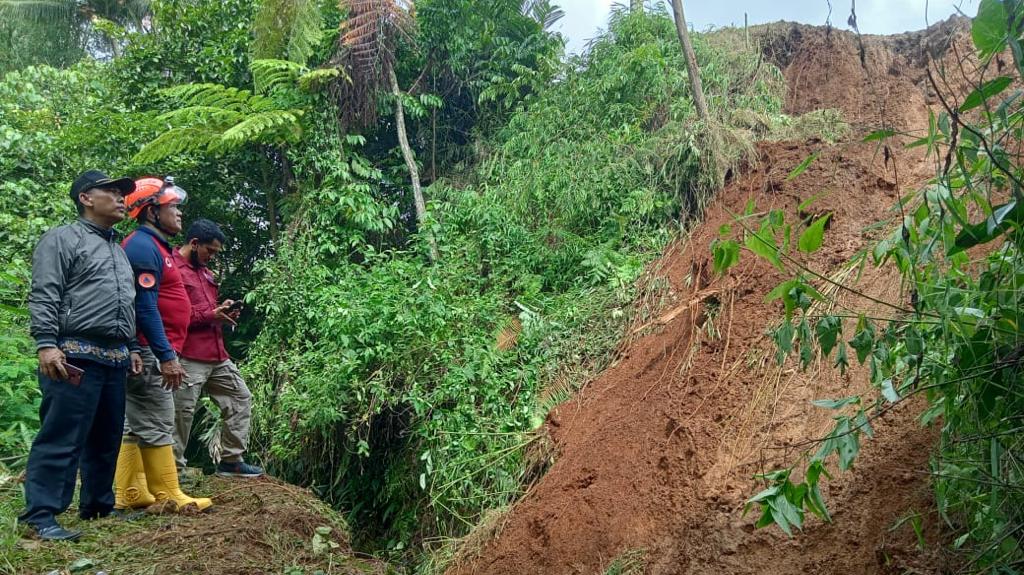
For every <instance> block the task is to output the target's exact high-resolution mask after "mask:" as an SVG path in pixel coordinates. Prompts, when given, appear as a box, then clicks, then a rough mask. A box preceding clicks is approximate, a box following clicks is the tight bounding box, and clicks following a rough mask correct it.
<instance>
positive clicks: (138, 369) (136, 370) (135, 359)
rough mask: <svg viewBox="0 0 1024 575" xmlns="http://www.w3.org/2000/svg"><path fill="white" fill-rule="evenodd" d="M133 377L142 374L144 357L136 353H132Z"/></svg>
mask: <svg viewBox="0 0 1024 575" xmlns="http://www.w3.org/2000/svg"><path fill="white" fill-rule="evenodd" d="M131 373H132V375H139V374H140V373H142V356H141V355H139V354H138V353H136V352H134V351H133V352H132V367H131Z"/></svg>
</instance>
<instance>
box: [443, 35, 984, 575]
mask: <svg viewBox="0 0 1024 575" xmlns="http://www.w3.org/2000/svg"><path fill="white" fill-rule="evenodd" d="M776 26H777V27H776V29H775V30H774V32H773V33H772V36H771V37H770V38H769V40H770V41H768V42H766V43H765V53H766V56H767V57H769V58H771V59H773V60H774V61H777V62H778V63H779V64H780V65H782V67H783V71H784V74H785V77H786V79H787V82H788V85H789V93H788V97H787V105H786V107H787V111H789V112H791V113H801V112H807V111H810V110H814V109H818V108H839V109H841V110H842V111H843V114H844V116H845V118H846V120H847V121H848V122H850V123H851V124H852V125H853V126H854V133H855V136H853V138H852V139H851V140H850V141H848V142H846V143H841V144H838V145H833V146H829V145H826V144H824V143H822V142H820V141H808V142H779V143H766V144H762V145H760V146H759V150H758V151H759V159H758V161H757V162H756V163H755V165H751V166H748V167H747V169H746V170H744V171H743V173H742V174H741V175H740V176H739V177H737V178H736V179H735V180H733V181H732V182H730V183H729V184H728V185H727V187H726V188H725V189H724V190H723V191H722V192H720V195H719V197H718V199H717V201H716V202H715V203H714V204H713V205H712V206H711V207H710V208H709V210H708V213H707V214H706V216H705V219H704V221H703V222H702V223H701V224H700V225H699V226H697V227H696V229H695V230H694V231H693V233H692V234H691V236H690V237H689V238H686V239H685V240H683V241H680V242H678V243H677V244H675V245H672V246H670V248H669V249H668V250H666V253H665V254H664V255H663V257H662V258H661V260H660V261H659V262H658V263H657V265H656V266H654V268H653V269H652V270H650V273H651V274H652V275H654V276H660V277H663V278H665V279H666V280H667V281H668V283H669V284H670V286H671V295H670V301H669V303H668V304H667V305H666V306H665V312H664V315H663V317H665V318H671V319H670V320H668V321H666V322H665V323H664V325H656V326H653V327H650V328H647V329H645V330H643V331H641V332H640V333H639V334H638V335H637V336H636V337H635V338H633V339H632V340H631V341H627V342H626V343H625V344H624V347H623V351H622V356H621V358H620V359H619V361H618V362H617V363H616V364H614V365H613V366H612V367H611V368H609V369H608V370H607V371H606V372H605V373H603V374H602V375H601V376H600V377H598V378H597V379H596V380H595V381H592V382H590V383H589V384H588V385H587V386H585V387H584V388H583V390H582V391H580V393H579V394H578V395H577V396H576V397H575V398H573V399H571V400H569V401H567V402H566V403H564V404H562V405H560V406H559V407H557V408H556V409H554V410H553V411H552V412H551V413H550V415H549V417H548V421H547V430H548V432H549V434H550V435H551V438H552V439H553V441H554V444H555V446H556V450H557V459H556V462H555V463H554V465H553V466H552V467H551V469H550V470H549V471H548V473H547V474H546V475H545V476H544V477H543V478H542V479H541V480H540V481H539V482H538V483H537V484H536V485H535V486H534V487H533V488H532V489H531V490H530V491H529V492H528V494H527V495H526V497H524V498H523V499H522V500H521V501H520V502H519V503H518V504H517V505H516V506H515V507H514V508H513V509H512V511H511V512H510V513H509V514H508V515H507V517H505V519H504V522H503V524H502V527H501V529H500V531H499V534H498V536H497V537H496V538H495V539H493V540H492V541H490V542H489V543H488V544H486V545H484V546H483V547H482V549H481V551H480V553H479V556H477V557H471V558H467V559H465V560H463V561H462V562H461V563H460V564H459V565H458V566H457V567H456V568H455V569H453V572H454V573H459V574H470V573H474V574H476V573H479V574H485V573H493V574H503V575H506V574H538V573H545V574H562V573H586V574H592V573H602V572H603V571H604V570H605V569H606V568H608V566H609V564H610V563H611V562H612V561H613V560H614V559H615V558H616V557H620V556H622V555H623V554H634V555H642V558H643V559H642V561H641V563H642V564H643V566H644V567H643V571H644V572H646V573H655V574H676V573H679V574H684V573H685V574H705V573H706V574H709V575H710V574H746V573H751V574H753V573H758V574H768V575H775V574H780V575H781V574H797V573H844V574H859V573H941V572H944V571H945V570H946V569H947V562H948V559H947V558H945V557H943V556H942V554H941V552H939V551H938V550H937V549H939V548H940V545H941V543H942V542H943V540H944V539H945V538H946V537H947V536H946V535H945V534H943V533H941V532H940V531H939V530H938V525H939V523H940V522H939V521H938V520H937V518H936V517H935V511H934V504H933V501H932V497H931V490H930V485H929V483H928V481H927V475H928V459H929V454H930V452H931V450H932V448H933V446H934V445H935V442H936V439H937V434H936V432H935V431H934V430H931V429H922V428H921V427H920V425H918V423H917V422H916V420H915V415H916V413H917V412H918V411H919V408H920V407H921V406H920V404H914V402H912V401H908V402H906V403H905V404H903V405H901V406H900V407H898V408H897V409H895V410H893V411H892V412H890V413H889V414H888V415H886V416H885V417H884V418H883V419H881V420H878V421H877V422H876V424H875V431H876V438H875V439H874V440H868V441H866V442H865V444H864V445H863V447H862V450H861V455H860V457H859V458H858V459H857V462H856V465H855V468H854V469H853V470H851V471H849V472H847V473H844V474H836V476H835V478H834V479H833V480H831V481H827V487H826V488H825V498H826V502H827V504H828V505H829V507H830V509H831V510H832V514H833V518H834V522H833V523H831V524H824V523H822V522H820V521H817V520H814V521H810V522H809V523H808V525H807V526H806V529H805V531H804V532H803V533H801V534H798V535H797V536H796V537H794V538H792V539H790V538H788V537H786V536H785V535H783V534H782V533H781V532H780V531H779V530H777V529H765V530H758V531H755V530H754V529H753V523H754V521H755V520H756V512H755V513H753V514H751V515H748V516H746V517H743V515H742V511H743V503H744V501H745V500H746V499H747V498H749V497H750V496H751V495H753V494H754V493H756V492H757V491H759V490H760V489H762V488H763V485H762V484H759V483H758V482H756V481H755V480H754V479H752V477H753V476H754V475H755V474H756V473H758V472H760V471H767V470H771V469H772V468H773V467H774V466H776V465H781V464H784V463H787V462H792V461H793V460H794V459H795V456H796V455H797V454H798V453H799V451H800V446H799V445H798V443H799V442H801V441H802V440H805V439H807V438H813V437H819V436H821V435H823V434H824V433H827V431H828V430H829V429H830V428H831V423H832V421H831V419H830V417H831V413H830V412H828V411H827V410H824V409H821V408H816V407H814V406H812V405H811V404H810V400H812V399H817V398H831V397H843V396H848V395H852V394H854V393H858V392H861V391H864V390H866V389H868V388H869V383H868V376H867V373H865V370H864V369H863V368H860V367H854V368H853V369H851V370H850V371H848V372H847V374H846V375H845V376H841V375H840V374H839V373H838V372H837V371H835V370H832V369H831V367H830V363H831V362H828V361H827V360H821V359H820V358H819V359H818V360H817V361H816V362H815V363H813V364H812V366H811V367H810V368H809V369H808V370H807V371H806V372H802V371H800V370H799V369H797V368H796V366H795V365H793V364H792V363H791V362H787V363H785V364H783V365H782V366H779V365H778V364H777V362H776V361H775V358H774V354H775V348H774V344H773V343H772V342H771V341H770V339H769V338H768V337H767V336H766V333H765V332H766V329H767V328H768V327H770V326H773V325H774V324H775V323H776V322H778V320H779V318H780V317H781V315H782V310H781V305H780V304H779V303H778V302H774V303H766V302H765V294H767V293H768V292H769V291H770V290H771V289H772V288H774V287H775V286H776V285H777V284H778V283H779V282H780V281H782V280H783V279H787V277H788V276H786V275H784V274H783V273H781V272H779V271H778V270H776V269H775V268H773V267H772V266H771V265H769V264H767V263H765V262H763V261H760V260H759V259H757V258H755V257H753V256H752V255H750V254H749V253H747V254H744V257H743V259H742V261H741V263H740V264H739V265H738V266H736V267H735V268H734V269H733V270H731V272H730V273H729V274H728V275H727V276H726V277H721V278H719V277H715V276H714V275H713V274H712V273H711V270H710V268H711V261H710V259H711V252H710V244H711V242H712V241H713V240H714V239H715V238H717V237H718V234H719V228H720V227H721V226H722V225H723V224H730V223H733V215H732V214H736V213H742V212H743V210H744V208H745V206H746V205H747V204H748V202H751V201H752V202H753V203H754V204H755V205H756V207H757V210H758V211H766V210H768V209H774V208H778V209H782V210H785V211H786V212H787V214H788V215H787V219H790V220H791V219H793V218H799V217H807V214H798V213H797V212H798V209H797V207H798V206H799V205H800V204H801V202H803V201H804V200H807V199H809V198H811V197H814V196H819V195H820V197H819V198H818V199H817V200H816V201H815V202H814V203H813V204H812V207H810V208H808V209H809V210H811V211H813V212H814V213H815V214H824V213H831V214H832V215H833V217H832V221H831V224H830V227H829V229H828V231H827V233H826V242H825V246H824V247H823V248H822V249H821V250H820V251H819V252H818V253H816V254H814V255H813V257H811V258H809V259H808V260H806V262H805V263H806V264H807V265H808V266H809V267H810V268H812V269H814V270H816V271H818V272H820V273H822V274H824V275H827V276H830V277H834V278H835V279H837V280H840V281H845V282H852V281H853V274H852V272H849V271H844V266H843V264H844V263H845V262H846V261H847V260H848V259H849V258H850V257H851V256H853V255H854V254H855V253H856V252H857V251H858V250H861V249H863V248H864V247H865V246H866V245H868V244H869V243H870V242H871V241H872V240H874V239H878V238H879V237H880V234H883V233H886V230H885V228H884V227H883V228H882V229H878V228H873V227H872V225H873V224H875V223H876V222H879V221H883V220H887V219H891V218H893V217H894V216H895V215H897V214H896V212H894V211H893V206H894V204H896V202H897V199H898V197H899V196H901V195H902V194H906V193H908V192H910V191H911V190H913V189H915V188H916V187H917V186H919V185H920V184H921V183H922V182H924V181H925V180H927V178H928V177H929V176H930V175H931V174H933V173H934V167H933V164H932V163H930V162H929V161H928V158H925V157H924V156H923V154H921V153H920V152H911V151H905V150H902V149H897V150H891V152H892V155H891V157H889V158H887V154H886V153H885V152H884V151H883V150H882V149H881V148H880V147H879V146H878V144H877V143H874V142H872V143H863V142H862V141H861V139H862V137H863V135H864V134H865V133H867V132H869V131H871V130H875V129H879V128H882V127H886V128H895V129H897V130H902V131H923V130H925V129H927V125H928V117H929V107H931V108H932V109H936V108H935V106H936V105H937V103H936V100H935V97H934V93H933V92H932V91H931V88H930V86H929V84H928V81H927V79H926V76H925V66H924V62H927V61H928V60H929V58H935V59H936V61H937V62H938V63H939V64H942V63H943V62H947V63H948V62H949V61H951V58H953V57H955V52H956V51H957V50H960V51H963V52H964V53H969V51H970V47H969V46H970V45H969V37H968V36H966V28H965V27H964V22H963V21H950V22H946V23H943V24H941V25H937V26H935V27H933V28H932V29H930V30H928V31H924V32H920V33H917V34H907V35H902V36H899V37H888V38H882V37H865V38H862V39H858V38H857V37H856V36H854V35H853V34H850V33H844V32H840V31H836V30H831V31H828V30H825V29H822V28H814V27H808V26H791V27H789V28H783V29H782V30H781V31H780V29H779V27H778V26H780V25H776ZM862 42H863V51H862V49H861V46H862ZM862 53H863V60H862ZM812 153H820V156H819V157H818V159H817V160H816V161H815V162H814V163H812V164H811V166H810V167H809V168H808V169H807V170H806V171H805V172H804V173H803V174H801V175H800V176H799V177H797V178H795V179H793V180H787V178H786V176H787V174H789V173H790V171H791V170H792V169H793V168H794V167H796V166H797V165H799V164H800V163H801V162H802V161H803V160H804V158H806V157H807V156H809V155H810V154H812ZM856 285H857V287H858V289H859V290H862V291H863V292H864V293H867V294H870V295H873V296H875V297H879V298H882V299H886V300H888V301H896V302H899V301H901V298H904V296H903V295H902V294H900V293H899V285H898V281H897V278H896V277H894V276H891V275H886V272H880V271H877V270H872V269H871V268H870V267H869V268H868V269H866V270H865V272H864V274H863V277H861V279H860V280H859V281H858V282H857V283H856ZM819 287H820V288H822V289H827V287H828V286H827V285H821V286H819ZM870 305H871V304H870V303H869V302H867V301H866V300H864V299H860V298H859V297H858V296H856V295H853V294H850V293H847V292H842V291H840V292H837V306H838V307H839V308H840V309H838V310H837V311H839V312H842V309H841V308H844V307H845V308H848V309H856V310H864V309H866V308H868V307H869V306H870ZM851 361H854V363H855V362H856V360H855V359H854V358H852V359H851ZM804 449H806V447H804ZM833 469H834V466H833ZM915 524H920V525H921V526H922V529H921V532H920V534H917V533H915V530H914V529H913V526H914V525H915Z"/></svg>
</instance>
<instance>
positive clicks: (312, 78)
mask: <svg viewBox="0 0 1024 575" xmlns="http://www.w3.org/2000/svg"><path fill="white" fill-rule="evenodd" d="M338 77H341V78H343V79H344V80H345V81H346V82H348V83H352V78H351V77H350V76H349V75H348V74H347V73H346V72H345V70H342V69H341V68H318V69H316V70H310V71H309V72H306V73H305V74H303V75H301V76H299V87H300V88H302V89H303V90H306V91H307V92H309V91H311V90H313V89H315V88H317V87H319V86H321V85H323V84H326V83H327V82H330V81H331V80H333V79H335V78H338Z"/></svg>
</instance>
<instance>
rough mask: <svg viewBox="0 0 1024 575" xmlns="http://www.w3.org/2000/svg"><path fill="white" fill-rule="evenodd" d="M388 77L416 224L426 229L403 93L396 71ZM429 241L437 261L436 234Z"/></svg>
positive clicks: (425, 207)
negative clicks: (407, 169) (414, 206)
mask: <svg viewBox="0 0 1024 575" xmlns="http://www.w3.org/2000/svg"><path fill="white" fill-rule="evenodd" d="M388 77H389V79H390V80H391V93H392V94H394V96H395V129H397V130H398V145H399V146H401V148H402V157H403V158H405V165H406V167H408V168H409V179H410V180H412V196H413V201H414V202H415V204H416V222H417V223H418V224H419V227H420V229H424V228H425V227H426V218H427V204H426V202H424V201H423V190H422V189H421V188H420V171H419V168H417V167H416V159H415V158H413V157H412V148H410V147H409V138H408V136H406V134H405V110H404V109H403V108H402V91H401V90H400V89H399V88H398V77H397V76H396V75H395V71H394V70H393V69H392V70H388ZM427 241H428V242H430V259H431V260H432V261H435V262H436V261H437V259H438V257H439V254H438V253H437V242H436V241H434V234H432V233H430V232H427Z"/></svg>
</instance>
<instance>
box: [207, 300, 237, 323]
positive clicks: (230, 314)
mask: <svg viewBox="0 0 1024 575" xmlns="http://www.w3.org/2000/svg"><path fill="white" fill-rule="evenodd" d="M233 303H235V302H234V301H233V300H229V299H228V300H224V303H222V304H220V305H219V306H217V307H215V308H213V317H214V318H216V319H217V320H219V321H221V322H222V323H229V324H231V325H238V324H237V323H235V320H236V319H238V313H239V312H238V311H237V310H236V311H230V309H229V308H230V307H231V304H233Z"/></svg>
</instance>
